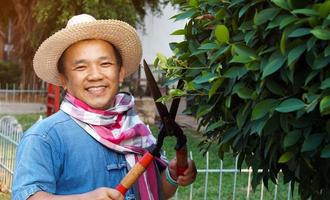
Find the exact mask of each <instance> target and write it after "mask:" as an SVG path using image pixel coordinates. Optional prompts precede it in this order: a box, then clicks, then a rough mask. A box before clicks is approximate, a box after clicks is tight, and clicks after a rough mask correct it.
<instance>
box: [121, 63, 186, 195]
mask: <svg viewBox="0 0 330 200" xmlns="http://www.w3.org/2000/svg"><path fill="white" fill-rule="evenodd" d="M143 65H144V71H145V74H146V77H147V82H148V86H149V89H150V92H151V94H152V96H153V99H154V101H155V104H156V108H157V110H158V113H159V115H160V118H161V121H162V125H161V128H160V131H159V134H158V138H157V143H156V145H154V146H153V147H152V148H151V149H149V151H148V152H147V153H145V154H144V155H143V157H142V158H141V159H140V160H139V161H138V162H137V163H136V164H135V165H134V166H133V168H132V169H131V170H130V171H129V172H128V173H127V175H126V176H125V177H124V178H123V179H122V180H121V182H120V184H119V185H117V187H116V189H117V190H118V191H119V192H120V193H122V194H123V195H124V194H125V193H126V192H127V190H128V189H129V188H130V187H131V186H132V185H133V184H134V183H135V182H136V180H137V179H138V178H139V177H140V175H141V174H143V172H144V171H145V170H146V169H147V167H148V166H149V165H150V163H151V162H152V161H153V160H154V157H160V150H161V148H162V146H163V142H164V138H165V137H166V136H175V137H176V139H177V143H176V146H175V150H176V160H177V176H180V175H183V173H184V171H185V170H186V169H187V167H188V161H187V157H188V156H187V138H186V136H185V135H184V134H183V131H182V129H181V128H180V126H179V125H178V124H177V123H176V122H175V116H176V113H177V111H178V107H179V103H180V98H176V99H174V100H173V102H172V104H171V107H170V111H168V109H167V107H166V105H164V104H163V103H161V102H158V101H157V100H158V99H159V98H160V97H161V96H162V95H161V92H160V90H159V88H158V86H157V83H156V80H155V78H154V77H153V75H152V73H151V71H150V68H149V66H148V64H147V62H146V61H145V60H143ZM182 87H183V81H182V80H179V82H178V86H177V88H178V89H182Z"/></svg>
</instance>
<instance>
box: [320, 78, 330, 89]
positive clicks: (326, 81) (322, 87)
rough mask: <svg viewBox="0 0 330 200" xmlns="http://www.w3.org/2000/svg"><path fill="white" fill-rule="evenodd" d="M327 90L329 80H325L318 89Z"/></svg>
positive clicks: (329, 85) (329, 84)
mask: <svg viewBox="0 0 330 200" xmlns="http://www.w3.org/2000/svg"><path fill="white" fill-rule="evenodd" d="M327 88H330V78H327V79H325V80H324V81H322V83H321V86H320V89H322V90H325V89H327Z"/></svg>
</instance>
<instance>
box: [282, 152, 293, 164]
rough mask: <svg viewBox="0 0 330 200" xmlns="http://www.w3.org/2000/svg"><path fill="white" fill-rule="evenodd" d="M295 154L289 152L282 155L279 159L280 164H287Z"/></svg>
mask: <svg viewBox="0 0 330 200" xmlns="http://www.w3.org/2000/svg"><path fill="white" fill-rule="evenodd" d="M293 156H294V154H293V152H291V151H287V152H285V153H284V154H282V155H281V157H280V159H278V162H279V163H286V162H288V161H290V160H291V159H292V158H293Z"/></svg>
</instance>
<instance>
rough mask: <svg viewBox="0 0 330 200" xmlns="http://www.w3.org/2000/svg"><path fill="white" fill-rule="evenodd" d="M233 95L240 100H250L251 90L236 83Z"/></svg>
mask: <svg viewBox="0 0 330 200" xmlns="http://www.w3.org/2000/svg"><path fill="white" fill-rule="evenodd" d="M233 93H234V94H237V95H238V96H239V97H240V98H241V99H250V98H251V95H252V93H253V90H251V89H250V88H248V87H246V86H245V85H243V84H242V83H237V84H236V85H235V86H234V88H233Z"/></svg>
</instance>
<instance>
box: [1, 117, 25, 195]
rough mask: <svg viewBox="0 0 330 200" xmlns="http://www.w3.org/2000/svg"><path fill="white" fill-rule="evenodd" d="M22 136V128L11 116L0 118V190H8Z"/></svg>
mask: <svg viewBox="0 0 330 200" xmlns="http://www.w3.org/2000/svg"><path fill="white" fill-rule="evenodd" d="M22 135H23V131H22V127H21V125H20V124H19V123H18V122H17V120H16V119H15V118H14V117H12V116H4V117H1V118H0V186H2V187H3V188H0V189H2V190H9V191H11V190H10V186H11V183H12V176H13V170H14V164H15V157H16V147H17V145H18V143H19V141H20V139H21V137H22Z"/></svg>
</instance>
